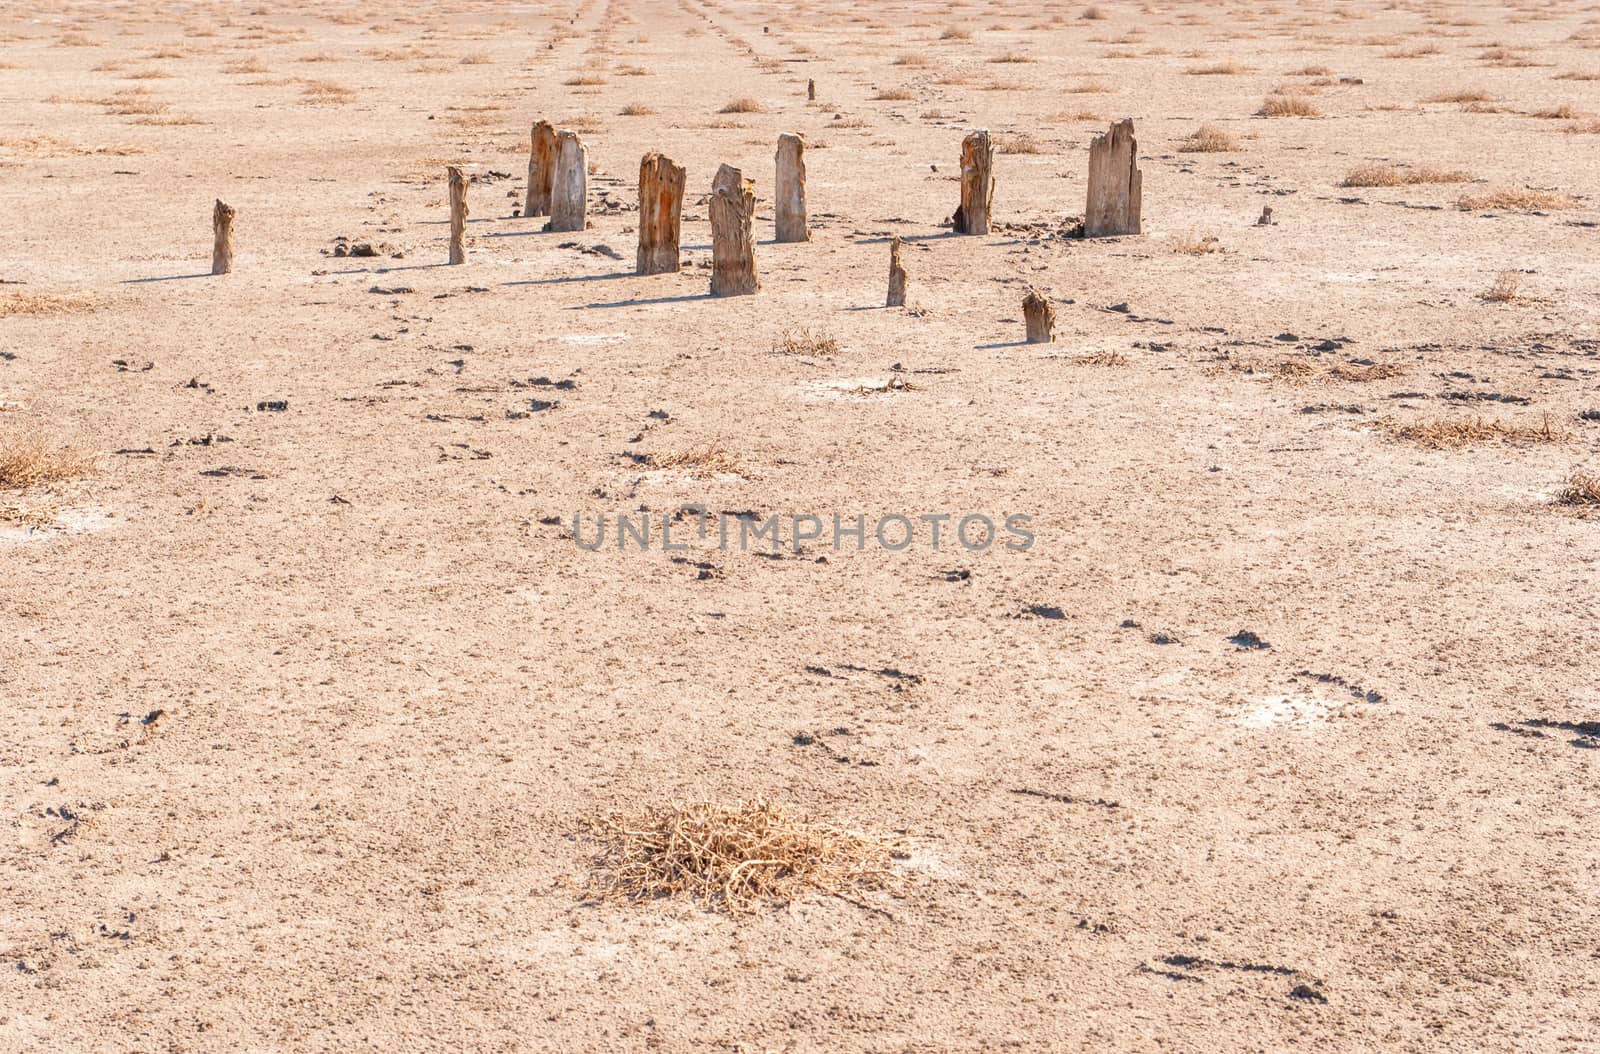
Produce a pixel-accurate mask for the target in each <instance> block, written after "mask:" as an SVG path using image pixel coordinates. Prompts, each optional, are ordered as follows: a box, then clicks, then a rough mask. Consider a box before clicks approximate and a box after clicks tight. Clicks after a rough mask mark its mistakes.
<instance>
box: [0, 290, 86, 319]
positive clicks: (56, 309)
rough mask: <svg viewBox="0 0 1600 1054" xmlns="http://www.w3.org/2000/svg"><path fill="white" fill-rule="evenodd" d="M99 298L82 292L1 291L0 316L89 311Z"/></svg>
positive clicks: (66, 313)
mask: <svg viewBox="0 0 1600 1054" xmlns="http://www.w3.org/2000/svg"><path fill="white" fill-rule="evenodd" d="M98 303H99V300H98V299H96V298H95V297H92V296H87V295H84V294H81V293H0V318H5V317H7V316H8V315H68V314H71V313H72V312H74V311H88V310H90V309H91V308H93V307H95V306H96V305H97V304H98Z"/></svg>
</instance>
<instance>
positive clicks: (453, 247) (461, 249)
mask: <svg viewBox="0 0 1600 1054" xmlns="http://www.w3.org/2000/svg"><path fill="white" fill-rule="evenodd" d="M445 171H446V172H448V173H449V174H450V262H451V263H453V264H459V263H466V262H467V177H466V176H463V175H462V174H461V169H459V168H457V167H456V166H455V165H450V166H449V167H447V168H446V169H445Z"/></svg>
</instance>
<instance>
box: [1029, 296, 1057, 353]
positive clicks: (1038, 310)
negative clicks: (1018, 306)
mask: <svg viewBox="0 0 1600 1054" xmlns="http://www.w3.org/2000/svg"><path fill="white" fill-rule="evenodd" d="M1022 321H1023V322H1024V323H1026V324H1027V327H1028V343H1029V344H1049V343H1051V342H1053V341H1054V340H1055V339H1056V338H1055V333H1054V330H1055V328H1056V309H1055V305H1054V304H1052V303H1050V301H1049V300H1047V299H1045V296H1044V294H1043V293H1041V292H1039V290H1037V289H1030V290H1028V295H1027V296H1025V297H1023V298H1022Z"/></svg>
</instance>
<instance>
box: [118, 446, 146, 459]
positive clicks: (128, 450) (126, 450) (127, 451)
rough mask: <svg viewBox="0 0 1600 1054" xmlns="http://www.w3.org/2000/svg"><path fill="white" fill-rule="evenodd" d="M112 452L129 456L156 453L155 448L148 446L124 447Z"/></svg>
mask: <svg viewBox="0 0 1600 1054" xmlns="http://www.w3.org/2000/svg"><path fill="white" fill-rule="evenodd" d="M111 453H112V454H115V455H127V456H129V457H143V456H145V455H147V454H154V453H155V448H154V447H147V446H142V447H123V448H122V449H121V450H113V451H112V452H111Z"/></svg>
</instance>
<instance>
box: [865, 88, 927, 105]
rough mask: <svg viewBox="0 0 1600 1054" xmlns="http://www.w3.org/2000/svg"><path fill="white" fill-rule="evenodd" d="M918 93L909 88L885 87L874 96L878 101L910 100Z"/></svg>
mask: <svg viewBox="0 0 1600 1054" xmlns="http://www.w3.org/2000/svg"><path fill="white" fill-rule="evenodd" d="M916 97H917V93H916V92H914V91H911V90H910V89H909V88H885V89H883V90H882V91H880V92H879V93H878V94H876V95H874V96H873V97H872V98H873V99H874V100H875V101H877V102H910V101H911V100H913V99H915V98H916Z"/></svg>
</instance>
